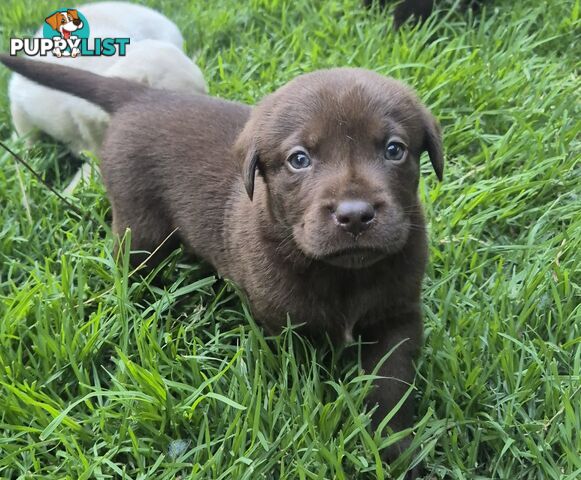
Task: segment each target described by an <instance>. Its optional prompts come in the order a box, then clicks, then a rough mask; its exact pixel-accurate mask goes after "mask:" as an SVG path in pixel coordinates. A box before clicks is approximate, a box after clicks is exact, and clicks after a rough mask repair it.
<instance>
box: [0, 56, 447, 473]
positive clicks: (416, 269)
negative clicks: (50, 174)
mask: <svg viewBox="0 0 581 480" xmlns="http://www.w3.org/2000/svg"><path fill="white" fill-rule="evenodd" d="M0 60H1V61H2V62H3V63H4V64H5V65H7V66H8V67H10V68H11V69H13V70H14V71H16V72H18V73H20V74H21V75H24V76H25V77H27V78H30V79H31V80H34V81H37V82H39V83H41V84H42V85H45V86H48V87H52V88H57V89H59V90H63V91H66V92H69V93H71V94H73V95H78V96H80V97H82V98H85V99H87V100H89V101H91V102H93V103H95V104H97V105H100V106H101V107H102V108H104V109H105V110H106V111H108V112H110V113H111V114H112V119H111V124H110V127H109V130H108V132H107V135H106V140H105V143H104V145H103V148H102V151H101V162H102V163H101V169H102V174H103V178H104V181H105V185H106V188H107V192H108V195H109V198H110V200H111V205H112V210H113V225H114V230H115V232H117V233H118V234H120V235H122V234H123V233H124V231H125V229H126V228H130V229H131V231H132V243H133V244H132V248H133V250H141V251H149V252H151V251H153V250H154V249H156V248H157V247H158V246H159V245H160V244H161V243H162V242H163V241H164V239H166V237H168V235H170V234H171V232H172V231H173V230H174V229H177V235H175V236H174V237H175V238H174V242H167V243H166V244H164V248H163V251H160V254H161V256H163V255H165V254H167V253H168V252H169V251H171V250H172V249H174V248H175V247H176V245H177V244H178V241H179V242H181V243H182V244H183V245H184V246H185V248H186V249H187V250H189V251H190V252H191V253H193V254H195V255H196V256H198V257H201V258H203V259H204V260H206V261H208V262H209V263H211V264H212V265H213V266H214V267H215V269H216V270H217V271H218V272H219V274H220V275H223V276H225V277H228V278H230V279H232V280H234V281H235V282H236V283H237V284H238V285H239V286H240V287H241V288H242V289H243V291H244V292H245V293H246V295H247V296H248V299H249V301H250V305H251V308H252V312H253V314H254V316H255V318H256V319H257V320H258V321H259V322H260V323H261V324H262V325H263V326H264V327H265V328H266V329H267V330H268V331H269V332H272V333H276V332H279V331H280V329H281V328H282V327H283V326H285V324H286V319H287V314H288V315H290V318H291V319H292V320H293V321H294V322H297V323H301V324H304V326H303V327H302V328H303V330H304V331H305V332H306V333H307V334H309V335H311V336H313V337H319V336H321V335H328V336H329V337H330V338H331V339H332V340H334V341H335V342H336V343H342V342H349V341H351V340H352V339H353V338H357V337H361V338H362V339H363V340H365V341H366V342H369V343H366V344H364V345H363V346H362V356H363V358H362V362H363V366H364V368H365V369H367V370H368V371H371V370H373V369H374V368H375V367H376V365H378V363H379V362H380V361H381V360H382V358H383V357H384V356H385V355H386V353H387V352H388V351H390V350H391V349H393V348H394V347H396V346H397V345H399V346H398V347H397V348H395V350H394V352H393V354H392V355H391V356H390V357H389V358H388V359H387V360H386V361H385V362H384V363H382V364H381V367H380V368H379V375H381V376H382V377H383V378H382V379H381V380H379V381H377V385H376V388H375V389H374V390H373V393H372V394H371V396H370V398H369V403H370V405H375V404H378V408H377V409H376V411H375V414H374V416H373V421H374V423H375V426H377V425H378V424H379V423H380V422H381V420H383V418H384V417H385V415H386V414H387V413H388V412H389V411H390V410H391V409H392V408H393V407H394V405H396V404H397V402H398V401H399V400H400V399H401V398H402V395H404V394H405V393H406V391H407V390H408V389H409V386H410V384H411V383H412V382H413V378H414V368H413V365H412V361H413V358H414V356H415V355H416V353H417V350H418V348H419V347H420V345H421V343H422V319H421V307H420V289H421V282H422V277H423V275H424V269H425V265H426V260H427V246H426V244H427V242H426V230H425V222H424V216H423V213H422V208H421V206H420V202H419V199H418V195H417V190H418V181H419V174H420V165H419V159H420V155H421V153H422V152H424V151H427V152H428V155H429V158H430V161H431V163H432V165H433V168H434V170H435V171H436V174H437V176H438V178H439V179H441V178H442V174H443V162H444V160H443V154H442V141H441V137H440V130H439V127H438V124H437V122H436V120H435V119H434V117H433V116H432V115H431V114H430V112H429V111H428V110H427V109H426V108H425V107H424V106H422V104H421V103H420V102H419V101H418V99H417V97H416V96H415V94H414V93H413V92H412V91H411V90H410V89H409V88H408V87H406V86H405V85H403V84H401V83H400V82H398V81H396V80H393V79H390V78H386V77H383V76H381V75H378V74H376V73H373V72H370V71H366V70H361V69H350V68H336V69H331V70H321V71H317V72H313V73H309V74H306V75H302V76H300V77H298V78H296V79H294V80H293V81H291V82H290V83H288V84H287V85H285V86H283V87H282V88H280V89H279V90H277V91H276V92H274V93H273V94H271V95H268V96H267V97H266V98H264V99H263V100H262V101H261V102H260V103H259V104H258V106H256V107H254V108H251V107H249V106H247V105H242V104H239V103H233V102H228V101H224V100H219V99H216V98H209V97H204V96H195V95H184V94H180V93H172V92H168V91H161V90H154V89H150V88H147V87H144V86H142V85H138V84H134V83H131V82H128V81H125V80H121V79H114V78H106V77H101V76H99V75H95V74H91V73H89V72H85V71H80V70H76V69H72V68H66V67H62V66H57V65H54V64H52V65H49V64H45V65H43V64H42V63H40V62H37V61H29V60H25V59H21V58H14V57H8V56H2V57H1V58H0ZM143 255H145V254H143ZM158 258H160V257H158ZM142 259H143V257H140V256H137V257H136V258H135V262H140V261H141V260H142ZM156 260H157V259H154V262H155V261H156ZM409 398H410V399H411V397H409ZM410 399H408V400H407V401H406V402H405V403H404V404H403V406H402V407H401V408H400V409H399V411H398V413H397V414H396V415H395V416H394V417H393V419H392V420H391V422H390V424H389V425H390V427H391V428H392V429H393V430H395V431H397V430H401V429H404V428H406V427H409V426H410V425H411V424H412V421H413V405H412V401H411V400H410ZM408 444H409V440H405V441H403V442H401V443H400V444H398V445H396V446H394V447H393V448H391V449H390V450H389V451H387V452H386V458H387V459H388V460H392V459H393V458H395V457H396V456H397V455H398V454H399V453H400V451H401V450H402V449H403V448H405V447H406V446H407V445H408ZM415 475H416V473H414V472H410V478H414V477H415Z"/></svg>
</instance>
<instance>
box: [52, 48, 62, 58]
mask: <svg viewBox="0 0 581 480" xmlns="http://www.w3.org/2000/svg"><path fill="white" fill-rule="evenodd" d="M52 54H53V55H54V56H55V57H57V58H61V57H62V56H63V52H61V49H60V48H55V49H54V50H53V51H52Z"/></svg>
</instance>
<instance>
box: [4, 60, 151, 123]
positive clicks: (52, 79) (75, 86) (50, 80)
mask: <svg viewBox="0 0 581 480" xmlns="http://www.w3.org/2000/svg"><path fill="white" fill-rule="evenodd" d="M0 62H2V63H3V64H4V65H6V66H7V67H8V68H9V69H11V70H14V71H15V72H16V73H19V74H20V75H22V76H23V77H26V78H28V79H30V80H32V81H34V82H36V83H39V84H41V85H44V86H45V87H48V88H54V89H55V90H60V91H62V92H65V93H70V94H71V95H75V96H77V97H81V98H84V99H85V100H88V101H89V102H91V103H94V104H96V105H99V106H100V107H101V108H103V110H105V111H106V112H109V113H113V112H114V111H115V110H118V109H119V107H120V106H122V105H124V104H126V103H128V102H130V101H131V100H132V99H134V98H135V97H136V96H138V95H139V94H141V93H143V92H144V91H145V90H147V87H145V86H144V85H141V84H139V83H136V82H130V81H128V80H123V79H121V78H112V77H111V78H110V77H104V76H102V75H97V74H95V73H91V72H87V71H85V70H81V69H78V68H72V67H64V66H62V65H55V64H54V63H48V62H39V61H36V60H29V59H26V58H22V57H13V56H10V55H6V54H0Z"/></svg>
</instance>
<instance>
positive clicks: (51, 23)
mask: <svg viewBox="0 0 581 480" xmlns="http://www.w3.org/2000/svg"><path fill="white" fill-rule="evenodd" d="M89 32H90V30H89V22H88V21H87V19H86V18H85V16H84V15H83V14H82V13H81V12H79V11H78V10H76V9H74V8H61V9H59V10H55V11H54V12H53V13H51V14H50V15H49V16H48V17H46V18H45V20H44V25H43V30H42V34H43V37H44V38H36V37H35V38H11V39H10V55H12V56H15V55H16V54H17V53H18V52H21V51H23V52H24V54H25V55H28V56H29V57H36V56H41V57H44V56H46V55H49V54H51V53H52V55H54V56H55V57H59V58H60V57H71V58H76V57H78V56H80V55H84V56H105V57H111V56H113V55H115V54H119V55H120V56H125V52H126V50H127V45H129V43H130V40H129V38H94V39H93V45H90V44H89Z"/></svg>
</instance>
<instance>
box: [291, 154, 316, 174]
mask: <svg viewBox="0 0 581 480" xmlns="http://www.w3.org/2000/svg"><path fill="white" fill-rule="evenodd" d="M287 162H288V164H289V165H290V166H291V168H292V169H293V170H304V169H305V168H309V167H310V166H311V159H310V158H309V156H308V155H307V154H306V153H305V152H295V153H293V154H292V155H291V156H290V157H288V160H287Z"/></svg>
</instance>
